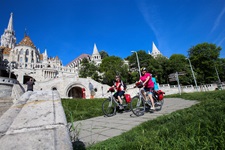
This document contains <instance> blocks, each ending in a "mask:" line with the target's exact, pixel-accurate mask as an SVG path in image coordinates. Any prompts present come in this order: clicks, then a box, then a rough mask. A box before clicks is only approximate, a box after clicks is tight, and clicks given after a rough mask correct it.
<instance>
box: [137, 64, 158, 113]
mask: <svg viewBox="0 0 225 150" xmlns="http://www.w3.org/2000/svg"><path fill="white" fill-rule="evenodd" d="M139 82H143V85H144V90H143V91H142V92H146V93H147V95H148V97H149V99H150V101H151V103H152V107H151V109H152V110H155V104H154V100H153V98H152V94H153V90H154V82H153V81H152V75H151V74H150V73H148V72H147V70H146V68H145V67H143V68H141V77H140V80H139ZM143 95H144V96H145V94H144V93H143ZM145 99H147V98H146V96H145ZM147 103H148V104H149V105H150V102H149V101H147Z"/></svg>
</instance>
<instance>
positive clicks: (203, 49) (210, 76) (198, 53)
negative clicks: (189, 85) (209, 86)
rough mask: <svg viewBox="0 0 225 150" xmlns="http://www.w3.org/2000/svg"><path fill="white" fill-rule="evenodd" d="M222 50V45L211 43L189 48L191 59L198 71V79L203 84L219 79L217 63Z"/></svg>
mask: <svg viewBox="0 0 225 150" xmlns="http://www.w3.org/2000/svg"><path fill="white" fill-rule="evenodd" d="M220 51H221V47H217V46H216V45H215V44H209V43H202V44H198V45H196V46H193V47H192V48H190V49H189V50H188V55H189V59H190V61H191V63H192V65H193V67H194V68H195V71H196V72H197V81H198V82H200V83H201V84H204V83H213V82H215V81H216V80H217V79H216V78H217V77H216V73H215V65H216V60H218V58H219V55H220Z"/></svg>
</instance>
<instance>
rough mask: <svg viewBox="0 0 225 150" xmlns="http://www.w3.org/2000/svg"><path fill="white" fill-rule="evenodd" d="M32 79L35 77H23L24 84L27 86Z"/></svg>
mask: <svg viewBox="0 0 225 150" xmlns="http://www.w3.org/2000/svg"><path fill="white" fill-rule="evenodd" d="M30 78H33V77H31V76H28V75H24V76H23V84H26V83H27V82H28V81H29V80H30ZM34 81H36V80H35V79H34Z"/></svg>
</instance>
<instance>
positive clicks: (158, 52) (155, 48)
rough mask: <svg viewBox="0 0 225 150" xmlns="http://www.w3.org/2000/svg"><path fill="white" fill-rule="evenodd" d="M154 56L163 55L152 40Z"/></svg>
mask: <svg viewBox="0 0 225 150" xmlns="http://www.w3.org/2000/svg"><path fill="white" fill-rule="evenodd" d="M151 55H152V57H154V58H156V57H157V56H158V55H162V54H161V52H160V51H159V50H158V48H157V47H156V46H155V43H154V42H152V53H151Z"/></svg>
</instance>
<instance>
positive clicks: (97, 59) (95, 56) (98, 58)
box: [91, 44, 102, 65]
mask: <svg viewBox="0 0 225 150" xmlns="http://www.w3.org/2000/svg"><path fill="white" fill-rule="evenodd" d="M91 60H92V61H94V62H95V63H96V65H99V64H100V63H101V62H102V58H101V55H100V53H99V52H98V48H97V46H96V44H94V48H93V53H92V56H91Z"/></svg>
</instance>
